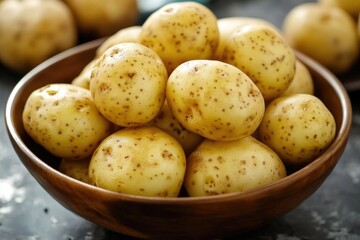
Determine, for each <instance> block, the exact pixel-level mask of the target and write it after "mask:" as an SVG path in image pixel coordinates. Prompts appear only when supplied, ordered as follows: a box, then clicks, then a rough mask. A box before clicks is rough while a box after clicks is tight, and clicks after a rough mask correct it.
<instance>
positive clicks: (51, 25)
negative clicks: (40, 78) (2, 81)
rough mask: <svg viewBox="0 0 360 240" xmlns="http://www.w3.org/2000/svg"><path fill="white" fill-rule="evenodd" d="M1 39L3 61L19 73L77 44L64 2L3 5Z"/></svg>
mask: <svg viewBox="0 0 360 240" xmlns="http://www.w3.org/2000/svg"><path fill="white" fill-rule="evenodd" d="M0 36H1V37H0V49H1V51H0V61H1V62H2V63H3V64H4V65H6V66H7V67H9V68H11V69H13V70H15V71H18V72H27V71H29V70H31V69H32V68H34V67H35V66H37V65H38V64H40V63H41V62H43V61H44V60H46V59H48V58H49V57H51V56H53V55H55V54H56V53H59V52H61V51H63V50H65V49H68V48H70V47H73V46H75V44H76V43H77V32H76V26H75V22H74V20H73V17H72V14H71V12H70V10H69V9H68V7H67V6H66V5H65V4H64V3H63V2H61V1H42V0H22V1H20V0H13V1H2V2H0Z"/></svg>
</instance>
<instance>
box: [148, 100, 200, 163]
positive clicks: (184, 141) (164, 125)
mask: <svg viewBox="0 0 360 240" xmlns="http://www.w3.org/2000/svg"><path fill="white" fill-rule="evenodd" d="M151 124H152V125H153V126H155V127H158V128H160V129H162V130H163V131H165V132H167V133H168V134H170V135H171V136H173V137H174V138H175V139H176V140H178V142H179V143H180V145H181V146H182V147H183V149H184V151H185V154H186V156H188V155H189V154H190V153H191V152H192V151H193V150H194V149H195V148H196V147H197V146H198V145H199V144H200V143H201V142H202V140H203V137H201V136H200V135H198V134H196V133H193V132H191V131H189V130H187V129H186V128H184V127H183V126H182V125H181V124H180V122H179V121H178V120H177V119H176V118H175V117H174V115H173V114H172V112H171V110H170V108H169V105H168V104H167V101H165V103H164V105H163V107H162V109H161V111H160V113H159V114H158V115H157V116H156V118H155V119H154V120H153V121H152V122H151Z"/></svg>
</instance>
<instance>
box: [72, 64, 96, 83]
mask: <svg viewBox="0 0 360 240" xmlns="http://www.w3.org/2000/svg"><path fill="white" fill-rule="evenodd" d="M95 61H96V59H93V60H91V61H90V62H89V63H88V64H87V65H86V66H85V67H84V69H83V70H82V71H81V72H80V74H79V75H78V76H77V77H76V78H74V80H72V82H71V84H73V85H76V86H79V87H83V88H85V89H88V90H90V76H91V71H92V68H93V66H94V64H95Z"/></svg>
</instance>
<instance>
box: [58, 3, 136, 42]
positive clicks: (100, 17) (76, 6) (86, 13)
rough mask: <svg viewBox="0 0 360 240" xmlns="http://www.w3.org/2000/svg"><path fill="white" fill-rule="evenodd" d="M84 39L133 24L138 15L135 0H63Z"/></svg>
mask: <svg viewBox="0 0 360 240" xmlns="http://www.w3.org/2000/svg"><path fill="white" fill-rule="evenodd" d="M64 2H65V3H66V4H67V5H68V6H69V8H70V9H71V11H72V13H73V15H74V16H75V20H76V23H77V27H78V29H79V32H80V34H81V35H82V37H83V38H85V39H93V38H98V37H105V36H109V35H112V34H114V33H116V32H117V31H119V30H120V29H122V28H125V27H128V26H131V25H134V24H135V23H136V22H137V20H138V18H139V15H140V12H139V8H138V4H137V0H120V1H119V0H102V1H99V0H64Z"/></svg>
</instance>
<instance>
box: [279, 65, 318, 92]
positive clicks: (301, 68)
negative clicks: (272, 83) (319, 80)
mask: <svg viewBox="0 0 360 240" xmlns="http://www.w3.org/2000/svg"><path fill="white" fill-rule="evenodd" d="M296 93H306V94H311V95H314V82H313V78H312V76H311V74H310V72H309V70H308V68H307V67H306V66H305V65H304V64H303V63H302V62H300V61H299V60H296V71H295V76H294V79H293V80H292V82H291V84H290V86H289V87H288V88H287V89H286V90H285V91H284V92H283V93H282V94H281V96H288V95H292V94H296Z"/></svg>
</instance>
